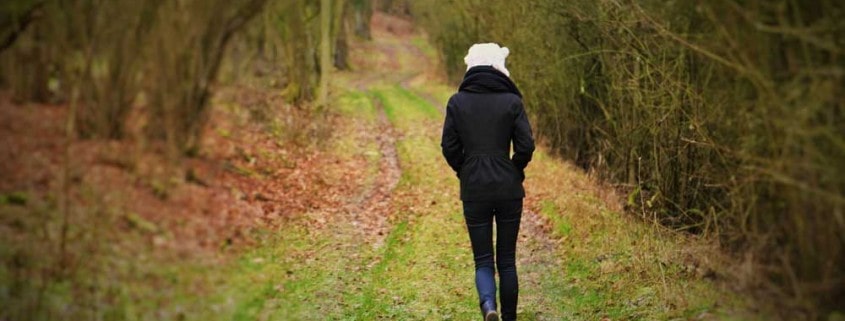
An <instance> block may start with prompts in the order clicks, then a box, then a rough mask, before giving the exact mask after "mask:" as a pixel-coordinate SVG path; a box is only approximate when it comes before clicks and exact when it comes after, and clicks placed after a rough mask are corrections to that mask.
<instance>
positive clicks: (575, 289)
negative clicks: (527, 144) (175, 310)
mask: <svg viewBox="0 0 845 321" xmlns="http://www.w3.org/2000/svg"><path fill="white" fill-rule="evenodd" d="M373 23H374V27H373V37H374V39H373V40H372V41H371V42H364V43H358V44H356V45H355V46H353V47H352V48H351V49H352V53H353V56H352V57H351V61H352V62H353V65H354V66H356V68H355V70H354V71H351V72H343V73H339V74H337V76H336V77H335V79H334V84H333V86H334V89H333V93H334V97H335V101H334V106H335V107H336V108H337V109H339V110H344V112H343V113H344V115H345V116H344V117H349V118H351V119H353V120H354V123H355V124H356V125H355V126H356V127H355V128H354V129H351V130H349V132H350V133H349V135H353V137H345V138H344V139H345V140H343V142H339V143H336V145H337V148H338V149H339V150H347V151H346V153H352V156H353V157H359V158H364V159H367V162H366V164H367V168H366V169H363V170H365V171H368V173H369V175H365V176H363V177H364V178H362V179H363V180H365V181H361V182H345V181H339V182H336V184H340V185H344V184H348V185H350V186H361V188H360V190H358V191H355V192H354V193H352V194H354V195H357V197H354V198H352V199H349V200H346V201H345V205H344V206H342V207H340V208H337V209H332V208H323V209H314V210H312V211H310V212H307V213H304V214H303V215H302V216H301V220H300V221H296V220H294V221H291V222H288V224H287V225H285V226H283V227H281V228H280V230H279V231H277V232H275V233H274V236H273V237H272V238H271V240H272V241H270V242H267V243H265V244H263V245H261V246H258V247H256V248H255V250H254V251H251V252H250V253H248V254H247V255H244V257H243V258H242V259H241V260H240V262H241V263H239V264H237V265H235V266H232V267H229V268H227V270H226V273H227V275H230V276H232V278H230V279H226V281H224V282H222V284H223V285H221V286H220V289H221V290H219V291H216V292H215V293H216V295H215V297H214V298H212V299H209V301H211V302H218V303H216V305H215V309H216V310H217V311H222V312H221V313H222V314H221V315H231V316H232V317H231V319H233V320H423V319H427V320H428V319H434V320H473V319H476V318H478V316H479V312H478V311H477V303H476V300H477V298H476V292H475V288H474V282H473V274H474V269H473V267H472V253H471V249H470V246H469V239H468V236H467V233H466V228H465V225H464V221H463V216H462V213H461V204H460V202H459V200H458V197H457V195H458V181H457V180H456V179H455V177H454V175H453V174H452V172H451V170H450V169H449V168H448V167H447V165H446V164H445V162H444V161H443V160H442V156H441V155H440V149H439V136H440V126H441V125H442V119H443V115H442V106H441V105H442V104H443V102H444V101H445V98H444V97H448V95H449V94H450V91H451V90H453V89H452V88H450V87H449V86H446V85H444V84H443V83H442V80H438V78H437V76H436V75H434V76H433V75H432V74H431V72H430V70H429V68H430V67H431V66H432V65H433V64H432V62H431V59H432V57H431V56H429V55H426V54H425V52H426V49H428V50H430V49H431V48H420V47H419V46H426V44H425V41H421V40H422V38H420V35H419V34H417V33H414V32H412V29H408V25H409V23H408V22H406V21H403V20H401V19H398V18H392V17H387V16H383V15H380V14H379V15H376V17H375V18H374V20H373ZM338 130H345V129H338ZM344 135H346V134H345V133H341V134H340V136H341V137H340V138H343V136H344ZM349 135H346V136H349ZM347 145H348V146H347ZM344 146H346V147H344ZM527 176H528V179H527V180H526V188H527V191H528V193H529V194H530V195H529V197H528V198H526V203H525V204H526V207H525V212H524V215H523V221H522V228H521V230H520V236H519V243H518V249H517V259H518V268H519V271H520V307H519V318H520V320H641V319H648V320H663V319H683V320H701V319H723V318H726V316H735V315H741V317H739V318H740V319H748V317H747V315H745V314H741V313H739V314H738V313H737V312H736V311H738V310H737V309H736V308H734V307H736V306H738V304H737V302H738V301H739V300H738V299H737V298H736V297H735V296H732V295H731V294H729V292H727V291H726V290H725V289H722V288H720V287H718V286H716V285H714V284H713V283H712V282H709V281H708V280H706V279H703V278H702V277H700V276H697V275H695V274H694V273H690V272H689V270H688V269H687V268H686V267H685V264H686V263H685V262H689V260H688V258H689V257H693V256H694V252H691V250H690V248H692V247H690V246H688V244H689V242H688V240H686V239H684V238H683V237H679V236H677V235H670V234H665V233H662V232H660V231H659V230H656V229H654V228H652V227H650V226H649V225H646V224H643V223H642V222H639V221H635V220H632V219H631V218H630V217H628V216H627V215H624V214H622V210H621V206H620V203H621V202H619V200H618V197H616V196H614V194H613V193H612V192H608V189H607V188H605V187H602V186H601V185H600V184H597V183H596V182H595V181H594V180H593V179H591V178H590V177H588V176H586V175H584V174H583V173H581V172H580V171H579V170H577V169H575V168H573V167H571V166H569V165H567V164H565V163H563V162H561V161H559V160H557V159H555V158H552V157H550V156H549V155H548V154H547V153H546V152H545V151H544V150H542V149H540V150H539V151H538V152H537V155H536V156H535V160H534V161H533V162H532V164H531V165H530V166H529V168H528V171H527ZM368 179H369V180H368ZM314 222H317V224H314ZM224 289H225V290H224ZM739 310H740V311H742V310H741V309H739ZM201 318H202V316H200V317H199V319H201ZM210 318H212V319H216V318H219V315H217V316H216V317H215V316H211V317H210ZM224 318H225V317H224Z"/></svg>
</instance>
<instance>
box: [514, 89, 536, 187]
mask: <svg viewBox="0 0 845 321" xmlns="http://www.w3.org/2000/svg"><path fill="white" fill-rule="evenodd" d="M515 112H516V116H515V120H514V127H513V135H512V137H513V158H512V159H511V161H512V162H513V164H514V166H516V168H517V169H519V171H520V172H521V173H522V175H523V179H524V178H525V174H524V171H525V167H527V166H528V162H530V161H531V157H532V156H533V154H534V136H533V135H532V134H531V124H530V123H529V122H528V116H527V115H526V114H525V108H524V107H523V105H522V100H521V99H520V100H518V101H517V103H516V104H515Z"/></svg>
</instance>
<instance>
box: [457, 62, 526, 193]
mask: <svg viewBox="0 0 845 321" xmlns="http://www.w3.org/2000/svg"><path fill="white" fill-rule="evenodd" d="M476 68H482V67H476ZM447 106H448V107H447V112H448V113H451V117H452V118H453V119H454V128H455V131H456V132H458V133H459V135H460V140H461V143H462V145H463V151H462V153H463V157H464V163H463V164H462V166H461V167H460V172H459V177H460V178H461V199H462V200H470V201H483V200H504V199H516V198H522V197H524V196H525V192H524V190H523V189H522V184H521V183H522V178H523V177H524V176H523V173H522V170H521V168H517V166H516V165H515V164H514V163H513V162H512V161H511V159H510V150H511V140H512V136H513V135H514V133H515V132H516V131H517V130H519V131H520V133H521V134H522V135H523V136H525V137H526V139H525V141H523V142H519V143H517V142H515V143H514V150H515V152H516V153H518V154H526V153H530V151H529V149H533V142H531V141H529V140H530V137H528V136H530V133H526V132H525V130H526V129H525V127H523V128H517V125H520V126H526V125H527V121H526V122H525V123H518V121H522V120H523V119H520V118H522V117H524V116H525V113H524V111H523V107H522V99H521V98H520V97H519V96H517V95H516V94H513V93H473V92H465V91H461V92H458V93H456V94H455V95H453V96H452V98H451V99H449V104H448V105H447ZM518 137H522V136H518Z"/></svg>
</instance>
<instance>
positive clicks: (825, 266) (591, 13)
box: [412, 0, 845, 311]
mask: <svg viewBox="0 0 845 321" xmlns="http://www.w3.org/2000/svg"><path fill="white" fill-rule="evenodd" d="M447 2H449V1H445V0H444V1H439V0H431V1H419V2H417V1H414V2H412V4H413V9H414V13H415V16H416V17H417V19H418V20H420V22H421V23H422V24H423V25H424V26H426V28H427V30H428V31H429V32H430V33H431V36H432V39H434V41H435V42H436V44H437V45H438V46H439V47H440V49H441V52H442V54H443V58H444V60H445V62H446V66H447V67H448V68H449V69H450V70H449V71H450V75H452V77H453V79H454V80H457V79H458V77H459V76H460V75H462V73H463V70H464V68H465V67H464V65H463V62H462V58H463V55H464V54H465V51H466V49H467V48H468V47H469V46H470V45H471V44H472V43H475V42H488V41H494V42H499V43H501V44H502V45H504V46H508V47H510V48H511V53H512V55H511V58H510V59H509V62H508V68H509V69H510V70H511V73H512V75H513V77H514V78H515V80H516V82H517V83H518V84H519V85H520V86H521V89H522V90H523V93H524V94H525V97H526V99H525V100H526V104H527V106H528V108H529V109H530V112H531V113H532V114H533V116H534V124H535V128H536V131H537V132H538V133H539V134H540V135H541V136H542V137H543V138H544V140H545V141H546V142H547V143H548V144H549V145H551V147H552V148H553V149H555V150H556V151H557V152H558V153H559V154H560V155H561V156H562V157H564V158H567V159H570V160H572V161H574V162H575V163H577V164H578V165H580V166H581V167H583V168H585V169H587V170H591V171H595V172H596V173H598V174H599V175H601V176H602V177H603V178H605V179H607V180H609V181H611V182H614V183H616V184H619V185H621V186H624V187H626V190H627V191H628V192H629V193H630V197H629V200H631V201H630V204H629V205H631V210H632V211H634V212H636V213H639V214H640V215H642V216H643V217H644V218H647V219H649V220H654V221H656V222H660V223H662V224H664V225H667V226H670V227H673V228H675V229H678V230H685V231H689V232H691V233H702V234H707V235H715V236H717V237H719V239H721V240H722V241H723V242H724V243H723V244H726V248H727V249H729V250H732V251H733V252H734V253H738V254H739V253H750V254H752V255H751V256H749V257H755V258H758V259H756V260H755V262H756V263H758V264H759V266H760V269H759V270H758V271H759V272H760V273H759V274H758V276H760V277H761V278H760V279H759V280H756V281H759V282H765V283H767V284H774V285H776V286H777V290H775V291H772V292H778V293H783V294H786V295H788V296H789V297H792V298H803V299H806V300H805V301H800V300H793V301H792V302H795V303H797V304H801V305H802V306H803V307H805V308H807V309H808V310H810V311H812V310H814V309H815V308H816V306H817V305H821V306H825V307H828V308H831V307H835V306H836V305H837V304H839V303H841V302H843V300H845V297H844V296H843V295H845V293H843V290H845V287H843V283H842V282H841V280H842V279H843V278H845V272H843V271H845V237H843V235H842V231H843V230H845V218H843V212H845V211H844V210H845V197H843V194H845V125H843V120H844V119H845V102H844V101H843V99H841V97H842V96H843V94H845V92H843V89H844V88H845V86H843V83H845V82H843V80H845V79H843V78H845V73H843V71H845V61H843V60H842V59H841V55H842V53H843V49H842V48H843V44H845V28H843V25H842V24H841V23H840V21H841V18H842V17H843V13H845V4H842V3H834V2H795V1H785V0H782V1H745V2H741V3H734V2H730V1H712V2H697V1H675V2H665V1H649V0H639V1H626V2H619V1H596V2H593V1H567V2H560V1H543V0H532V1H520V2H507V1H485V2H481V1H466V2H461V3H460V4H455V5H451V6H449V5H447ZM449 3H451V2H449ZM458 6H460V8H457V7H458ZM758 284H759V283H758Z"/></svg>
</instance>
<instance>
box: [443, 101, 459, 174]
mask: <svg viewBox="0 0 845 321" xmlns="http://www.w3.org/2000/svg"><path fill="white" fill-rule="evenodd" d="M454 109H455V107H454V105H452V100H451V99H450V100H449V104H448V105H447V106H446V121H445V122H444V123H443V136H442V138H441V139H440V148H441V149H442V151H443V157H444V158H446V162H447V163H449V166H450V167H452V170H454V171H455V174H456V175H458V177H460V175H461V167H462V166H463V164H464V144H463V143H462V142H461V137H460V135H458V128H457V124H456V121H455V110H454Z"/></svg>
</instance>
